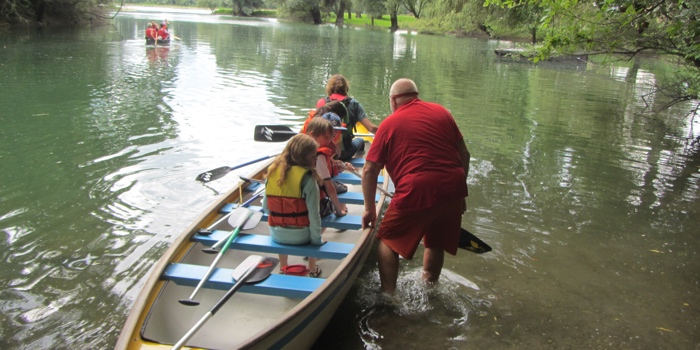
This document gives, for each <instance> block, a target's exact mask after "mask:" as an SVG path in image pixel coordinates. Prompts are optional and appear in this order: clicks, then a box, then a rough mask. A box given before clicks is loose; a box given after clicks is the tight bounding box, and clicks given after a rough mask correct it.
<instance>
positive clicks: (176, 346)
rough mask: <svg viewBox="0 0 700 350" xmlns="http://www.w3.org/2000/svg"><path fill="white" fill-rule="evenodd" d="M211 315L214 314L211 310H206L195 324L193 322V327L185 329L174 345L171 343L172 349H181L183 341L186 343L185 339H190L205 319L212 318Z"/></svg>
mask: <svg viewBox="0 0 700 350" xmlns="http://www.w3.org/2000/svg"><path fill="white" fill-rule="evenodd" d="M213 316H214V314H213V313H212V312H211V311H209V312H207V313H206V314H205V315H204V316H203V317H202V318H200V319H199V321H197V324H195V325H194V327H192V328H191V329H190V330H189V331H187V333H185V335H184V336H182V338H180V340H178V341H177V343H175V345H173V350H180V349H182V347H183V346H184V345H185V343H187V341H188V340H190V338H192V336H193V335H194V334H195V333H197V331H198V330H199V329H200V328H202V326H204V324H205V323H206V322H207V321H209V319H210V318H212V317H213Z"/></svg>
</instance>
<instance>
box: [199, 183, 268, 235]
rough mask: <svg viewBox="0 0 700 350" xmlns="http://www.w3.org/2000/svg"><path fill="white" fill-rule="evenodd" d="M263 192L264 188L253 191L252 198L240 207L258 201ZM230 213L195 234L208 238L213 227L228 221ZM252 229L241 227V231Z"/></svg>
mask: <svg viewBox="0 0 700 350" xmlns="http://www.w3.org/2000/svg"><path fill="white" fill-rule="evenodd" d="M264 191H265V188H264V187H262V188H259V189H258V190H257V191H255V192H254V193H253V196H252V197H250V198H249V199H248V200H247V201H245V202H243V204H241V207H247V206H249V205H250V203H253V202H254V201H255V200H256V199H258V197H260V196H262V194H263V192H264ZM232 213H233V211H231V212H229V213H228V214H226V215H224V216H222V217H221V219H219V220H217V221H216V222H215V223H213V224H211V225H209V227H207V228H205V229H203V230H202V229H200V230H199V231H197V234H198V235H200V236H209V235H211V233H212V230H213V229H214V227H217V226H219V224H220V223H222V222H224V220H226V219H228V218H229V217H231V214H232ZM253 227H255V226H253ZM253 227H247V225H246V226H245V227H243V230H250V229H251V228H253Z"/></svg>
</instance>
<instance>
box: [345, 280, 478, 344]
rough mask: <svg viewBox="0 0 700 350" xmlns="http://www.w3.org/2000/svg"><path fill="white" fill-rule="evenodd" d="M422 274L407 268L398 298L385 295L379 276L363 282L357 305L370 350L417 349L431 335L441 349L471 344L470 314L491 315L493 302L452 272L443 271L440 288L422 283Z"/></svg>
mask: <svg viewBox="0 0 700 350" xmlns="http://www.w3.org/2000/svg"><path fill="white" fill-rule="evenodd" d="M421 274H422V268H420V267H419V268H413V269H403V271H401V272H400V275H399V279H398V282H397V295H395V296H394V297H390V296H387V295H386V294H383V293H381V292H379V286H380V282H379V274H378V272H376V271H372V272H370V273H369V274H368V275H367V276H365V277H363V278H362V279H361V280H360V284H361V285H360V290H359V291H358V292H357V293H355V295H356V300H355V302H356V303H358V304H359V306H360V307H359V308H360V309H361V310H362V311H361V312H360V314H359V315H358V316H357V325H356V327H357V331H358V333H359V335H360V337H361V339H362V341H363V343H364V346H365V348H366V349H382V348H383V347H387V346H390V347H391V348H403V347H406V348H412V347H413V346H415V344H417V343H420V342H421V341H422V340H421V339H423V338H424V337H425V335H426V334H430V337H431V339H434V341H435V343H434V345H435V348H450V347H458V348H459V347H464V346H465V345H466V344H467V343H466V341H467V339H468V334H467V326H468V321H469V315H470V314H473V313H476V314H478V315H481V314H486V313H488V312H487V310H488V309H490V308H491V305H492V301H491V300H488V297H486V298H481V297H480V296H479V294H481V293H479V291H480V289H479V287H478V286H477V285H476V283H474V282H472V281H469V280H468V279H466V278H464V277H462V276H460V275H458V274H456V273H455V272H452V271H450V270H447V269H443V273H442V276H441V277H440V283H438V284H437V285H435V286H433V287H429V286H428V285H427V284H425V283H424V282H423V281H422V280H421V278H420V277H421ZM384 339H387V340H388V339H390V340H391V343H390V344H389V343H388V341H387V342H385V341H384Z"/></svg>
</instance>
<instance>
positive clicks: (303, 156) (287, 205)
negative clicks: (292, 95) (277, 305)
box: [262, 134, 326, 277]
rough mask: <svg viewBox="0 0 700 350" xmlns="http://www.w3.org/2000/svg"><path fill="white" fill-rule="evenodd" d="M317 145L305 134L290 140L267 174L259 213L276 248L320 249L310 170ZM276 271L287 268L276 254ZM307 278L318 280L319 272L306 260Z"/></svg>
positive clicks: (316, 195) (285, 261)
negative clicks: (264, 216)
mask: <svg viewBox="0 0 700 350" xmlns="http://www.w3.org/2000/svg"><path fill="white" fill-rule="evenodd" d="M317 150H318V144H317V143H316V141H314V139H313V138H312V137H311V136H309V135H305V134H298V135H295V136H294V137H292V138H291V139H290V140H289V142H288V143H287V146H286V147H285V148H284V151H282V153H281V154H280V155H279V156H277V158H275V160H274V161H273V162H272V164H271V165H270V167H269V168H268V171H267V184H266V187H265V196H264V197H263V203H262V204H263V210H265V212H266V213H267V214H268V224H269V226H270V236H271V237H272V240H273V241H274V242H276V243H279V244H291V245H302V244H309V243H310V244H313V245H323V244H324V243H326V242H325V241H323V240H322V239H321V216H320V215H319V203H320V200H321V198H320V194H319V191H320V190H319V187H318V186H319V183H320V182H321V179H320V178H319V177H318V174H316V170H314V168H315V165H316V151H317ZM279 258H280V270H281V272H282V273H284V272H285V271H286V269H287V266H288V265H289V262H288V256H287V255H282V254H280V256H279ZM308 269H309V276H311V277H318V276H320V275H321V269H320V268H319V267H318V266H316V259H315V258H309V262H308Z"/></svg>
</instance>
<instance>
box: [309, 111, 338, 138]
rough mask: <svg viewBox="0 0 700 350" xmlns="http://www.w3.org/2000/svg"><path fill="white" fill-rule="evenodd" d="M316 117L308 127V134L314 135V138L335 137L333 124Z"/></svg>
mask: <svg viewBox="0 0 700 350" xmlns="http://www.w3.org/2000/svg"><path fill="white" fill-rule="evenodd" d="M320 117H321V116H320V115H319V116H318V117H314V118H312V119H311V121H310V122H309V125H307V126H306V134H307V135H310V134H312V133H313V136H314V137H319V136H322V135H329V136H333V124H331V122H329V121H328V120H326V119H324V118H320Z"/></svg>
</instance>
